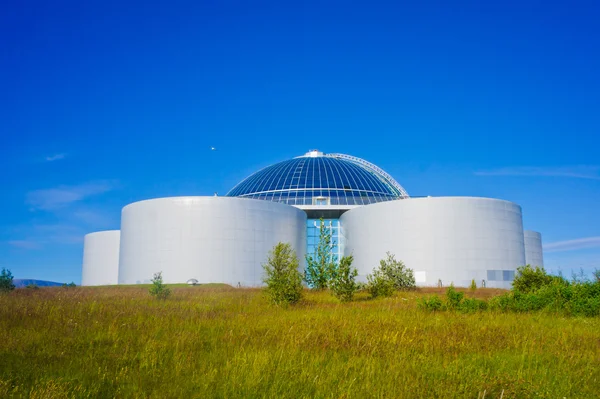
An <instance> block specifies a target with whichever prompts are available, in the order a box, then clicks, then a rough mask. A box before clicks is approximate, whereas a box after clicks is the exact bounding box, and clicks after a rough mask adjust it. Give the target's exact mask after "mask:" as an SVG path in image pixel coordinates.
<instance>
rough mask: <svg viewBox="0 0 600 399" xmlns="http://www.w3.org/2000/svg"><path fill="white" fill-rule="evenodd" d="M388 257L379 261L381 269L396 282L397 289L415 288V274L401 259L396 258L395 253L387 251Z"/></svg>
mask: <svg viewBox="0 0 600 399" xmlns="http://www.w3.org/2000/svg"><path fill="white" fill-rule="evenodd" d="M386 255H387V258H386V259H382V260H381V261H380V262H379V269H380V270H381V271H382V272H383V274H384V275H385V276H386V277H387V278H388V279H389V280H390V281H392V283H393V284H394V288H395V289H397V290H406V289H412V288H415V274H414V272H413V270H412V269H409V268H408V267H406V266H405V265H404V263H403V262H402V261H400V260H396V258H395V256H394V254H391V253H389V252H387V253H386Z"/></svg>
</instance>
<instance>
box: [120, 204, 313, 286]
mask: <svg viewBox="0 0 600 399" xmlns="http://www.w3.org/2000/svg"><path fill="white" fill-rule="evenodd" d="M305 229H306V214H305V213H304V212H303V211H301V210H299V209H296V208H294V207H292V206H288V205H284V204H280V203H275V202H269V201H260V200H253V199H246V198H234V197H213V196H211V197H171V198H157V199H151V200H146V201H140V202H135V203H133V204H130V205H127V206H126V207H124V208H123V211H122V215H121V256H120V267H119V283H120V284H140V283H149V282H150V280H151V279H152V277H153V275H154V273H157V272H162V276H163V281H164V282H165V283H185V282H187V281H188V280H190V279H197V280H198V283H200V284H204V283H226V284H230V285H233V286H238V285H241V286H250V287H252V286H260V285H262V278H263V268H262V265H263V264H264V263H265V261H266V260H267V256H268V253H269V251H270V250H271V249H272V248H273V247H274V246H275V245H276V244H277V243H278V242H280V241H281V242H288V243H290V244H291V245H292V247H293V249H294V250H295V251H296V254H297V256H298V258H299V259H300V264H303V259H304V253H305V251H306V233H305Z"/></svg>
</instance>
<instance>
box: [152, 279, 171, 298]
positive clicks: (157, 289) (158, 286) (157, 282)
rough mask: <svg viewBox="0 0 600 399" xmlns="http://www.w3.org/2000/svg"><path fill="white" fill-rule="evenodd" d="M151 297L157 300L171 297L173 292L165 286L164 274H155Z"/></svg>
mask: <svg viewBox="0 0 600 399" xmlns="http://www.w3.org/2000/svg"><path fill="white" fill-rule="evenodd" d="M150 295H152V296H153V297H156V298H157V299H167V298H168V297H169V295H171V290H170V289H169V288H168V287H167V286H166V285H165V284H163V278H162V272H158V273H154V277H153V278H152V287H150Z"/></svg>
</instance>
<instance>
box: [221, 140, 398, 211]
mask: <svg viewBox="0 0 600 399" xmlns="http://www.w3.org/2000/svg"><path fill="white" fill-rule="evenodd" d="M310 158H313V159H314V158H321V159H323V160H324V161H325V160H326V159H329V160H331V161H333V160H339V161H340V162H341V163H340V164H339V165H340V166H336V167H333V165H336V164H337V163H336V164H332V163H330V162H331V161H329V162H327V163H326V164H325V165H329V166H328V167H329V169H328V170H330V171H331V172H334V171H335V170H337V171H338V173H339V172H340V171H341V172H343V176H342V177H341V179H340V180H337V178H336V185H335V186H332V185H329V184H325V185H322V186H312V185H311V186H302V185H299V181H294V179H298V178H300V176H301V175H298V176H296V174H298V173H299V172H298V167H300V168H304V161H301V163H300V164H299V165H296V166H293V165H292V166H289V167H288V166H287V165H288V164H290V162H292V161H299V160H301V159H310ZM310 162H311V163H310V165H314V162H313V161H310ZM344 164H345V165H346V166H345V167H344V166H342V165H344ZM279 165H282V166H279ZM290 165H291V164H290ZM307 165H308V164H307ZM318 165H319V164H318ZM351 165H353V167H352V169H350V166H351ZM323 166H324V165H323ZM277 167H279V169H277ZM315 167H319V168H321V167H322V166H315ZM340 167H341V169H339V168H340ZM274 168H275V169H274ZM308 168H309V169H308V171H309V172H310V170H311V168H313V166H308ZM269 169H270V170H271V171H269V172H267V178H265V177H264V176H261V172H262V173H263V175H264V171H267V170H269ZM292 169H293V170H294V171H293V172H292ZM300 170H301V169H300ZM352 170H355V172H352ZM358 171H362V172H360V174H359V175H357V174H355V173H358ZM274 173H275V174H274ZM279 173H281V177H277V176H279ZM324 173H325V178H327V170H324ZM361 175H362V176H363V177H360V176H361ZM290 176H293V177H290ZM312 176H313V184H314V181H315V180H314V179H316V178H317V175H316V174H313V175H312ZM319 176H322V175H319ZM331 176H332V175H331V174H330V177H331ZM366 176H371V179H373V180H372V183H369V180H368V179H367V180H364V179H365V178H366ZM269 179H271V183H269V184H270V187H269V188H268V189H265V188H263V187H261V184H265V182H269ZM287 179H290V184H291V186H290V187H289V188H284V187H277V185H278V184H283V183H285V182H286V181H287ZM319 179H320V178H319ZM347 179H352V182H349V183H352V184H348V185H346V184H344V186H343V188H342V186H340V184H341V181H344V180H347ZM275 181H277V183H275V184H274V183H273V182H275ZM305 181H306V182H307V181H308V180H305ZM375 182H376V183H375ZM357 183H358V186H356V187H355V186H354V184H357ZM317 184H318V183H317ZM350 187H352V188H350ZM377 187H379V188H377ZM319 190H329V193H330V194H332V196H328V195H325V196H323V197H322V198H323V199H325V198H331V199H332V202H331V204H330V203H329V200H327V204H326V205H322V204H316V205H317V206H319V207H320V206H325V207H326V208H328V209H329V208H330V207H332V206H335V207H343V208H347V207H349V206H356V205H368V204H369V203H375V202H381V201H390V200H394V199H404V198H409V195H408V193H407V192H406V190H404V188H403V187H402V186H401V185H400V184H398V182H396V180H394V178H392V177H391V176H390V175H389V174H387V173H386V172H385V171H383V170H382V169H381V168H379V167H377V166H376V165H374V164H372V163H370V162H368V161H366V160H364V159H361V158H358V157H354V156H351V155H346V154H325V153H323V152H321V151H318V150H309V151H308V152H307V153H306V154H304V155H301V156H298V157H295V158H292V159H290V160H286V161H281V162H278V163H275V164H273V165H269V166H267V167H265V168H262V169H260V170H258V171H257V172H255V173H253V174H252V175H250V176H248V177H246V178H245V179H243V180H242V181H240V182H239V183H238V184H236V185H235V186H234V187H233V188H232V189H231V190H229V192H228V193H227V194H226V195H227V196H233V197H245V198H256V199H261V200H268V201H276V202H284V203H287V204H289V205H294V206H300V207H302V208H303V209H304V207H305V206H310V205H312V206H313V207H314V206H315V203H313V202H311V203H307V202H306V199H308V198H319V199H321V195H316V196H315V195H312V194H308V193H309V192H313V193H315V192H317V191H319ZM331 190H334V191H338V193H337V195H335V194H333V191H331ZM285 192H289V193H291V192H296V193H297V194H296V196H294V195H283V193H285ZM340 192H343V195H340ZM349 192H352V193H353V194H352V195H350V194H348V193H349ZM278 193H279V199H275V198H277V195H278ZM302 193H305V194H306V195H307V196H304V195H301V194H302ZM269 196H271V198H269ZM386 197H387V199H386ZM334 198H338V199H336V200H333V199H334ZM368 198H372V199H371V200H369V199H368ZM300 199H301V200H300ZM298 200H300V202H297V201H298ZM288 201H290V202H288Z"/></svg>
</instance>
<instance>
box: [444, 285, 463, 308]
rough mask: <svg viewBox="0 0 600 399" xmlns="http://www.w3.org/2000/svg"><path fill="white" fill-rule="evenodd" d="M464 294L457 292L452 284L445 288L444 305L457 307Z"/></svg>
mask: <svg viewBox="0 0 600 399" xmlns="http://www.w3.org/2000/svg"><path fill="white" fill-rule="evenodd" d="M464 296H465V294H464V293H463V292H458V291H456V289H455V288H454V286H453V285H450V287H448V288H447V289H446V306H447V307H448V309H458V308H459V307H460V303H461V301H462V300H463V298H464Z"/></svg>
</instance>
